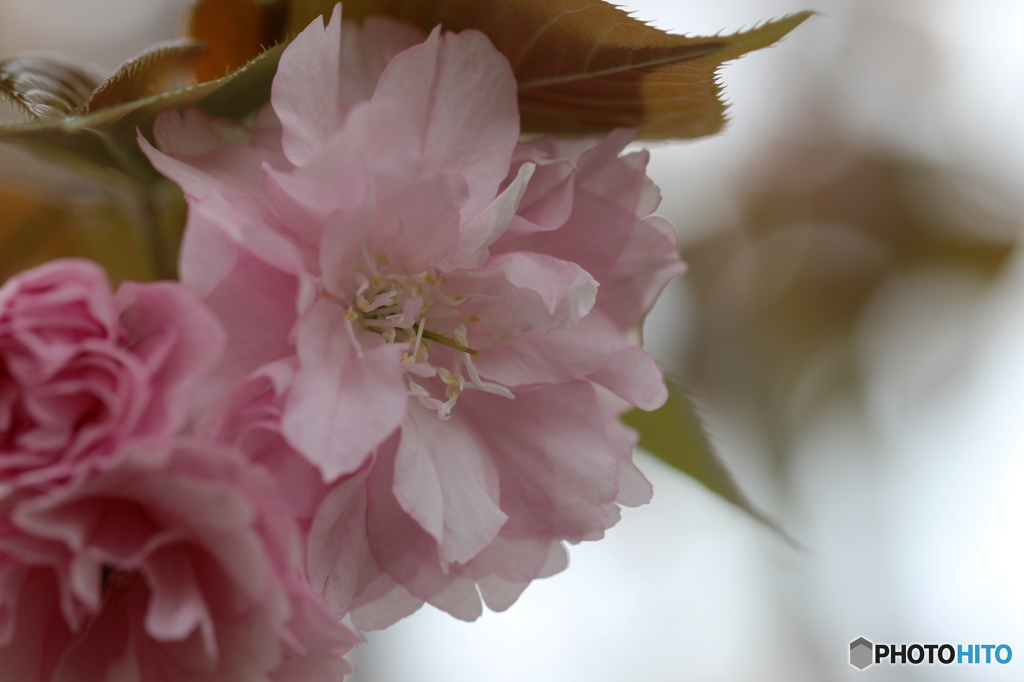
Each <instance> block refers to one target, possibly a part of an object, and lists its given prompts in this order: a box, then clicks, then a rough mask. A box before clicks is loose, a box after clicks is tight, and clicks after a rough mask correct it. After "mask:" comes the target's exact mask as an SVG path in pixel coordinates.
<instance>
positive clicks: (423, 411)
mask: <svg viewBox="0 0 1024 682" xmlns="http://www.w3.org/2000/svg"><path fill="white" fill-rule="evenodd" d="M155 134H156V142H157V146H158V147H159V149H160V150H159V151H158V150H157V149H155V148H153V147H152V146H150V145H149V144H148V143H147V142H146V141H145V140H142V141H141V143H142V145H143V148H144V150H145V151H146V152H147V154H148V155H149V157H150V159H151V160H152V161H153V163H154V165H155V166H156V167H157V168H158V169H159V170H161V171H162V172H163V173H165V174H166V175H167V176H168V177H170V178H172V179H173V180H175V181H176V182H178V183H179V184H180V185H181V186H182V188H183V189H184V191H185V195H186V198H187V200H188V202H189V206H190V213H189V224H188V227H187V231H186V238H185V244H184V247H183V252H182V262H181V271H182V274H183V280H184V281H185V283H186V284H188V285H189V286H191V287H193V289H194V290H195V291H196V292H197V293H199V295H200V296H202V297H203V298H204V300H205V301H206V303H207V304H208V305H209V306H210V307H211V308H212V309H213V310H214V311H215V312H216V313H217V314H218V316H219V317H220V319H221V321H222V322H223V323H224V324H225V326H226V328H227V330H228V335H229V344H228V345H229V352H228V360H227V362H226V363H225V364H223V365H222V366H221V368H220V369H219V371H218V372H216V373H215V376H214V377H213V378H212V379H211V381H210V382H209V384H208V385H207V387H206V388H205V389H204V396H205V397H204V398H203V405H202V407H203V412H204V413H205V415H204V416H205V419H206V421H207V428H208V429H209V430H210V431H211V432H214V433H218V434H220V435H221V437H226V438H231V439H233V440H234V442H237V443H239V445H240V447H243V448H245V449H246V450H247V451H248V452H250V453H252V455H253V456H254V458H256V459H257V460H258V461H261V462H263V463H265V464H266V465H267V466H269V467H271V468H272V469H275V470H277V471H279V472H282V474H281V475H282V477H283V478H287V479H289V480H292V481H294V482H295V485H296V486H298V487H300V488H301V489H302V494H301V495H294V496H293V499H294V500H296V502H295V503H296V504H297V505H299V506H300V507H301V508H300V509H298V510H297V512H296V513H297V514H298V515H299V516H300V517H301V518H302V519H303V521H304V523H305V524H306V525H307V526H308V528H309V537H308V541H307V544H308V550H307V551H308V559H307V560H308V571H309V576H310V578H311V580H312V582H313V586H314V587H315V588H316V589H318V590H320V591H321V592H322V593H323V594H325V595H326V596H327V597H328V599H329V601H330V602H331V603H332V604H333V605H334V606H335V607H336V608H337V609H339V610H343V611H348V610H351V611H352V613H353V617H354V619H355V622H356V623H357V624H360V625H363V626H369V627H381V626H384V625H387V624H389V623H390V622H393V621H394V620H396V619H397V618H399V617H401V616H403V615H405V614H407V613H409V612H410V611H412V610H415V608H417V607H418V606H419V605H421V604H422V603H423V602H424V601H427V602H430V603H432V604H435V605H436V606H439V607H441V608H443V609H446V610H448V611H450V612H451V613H453V614H455V615H457V616H459V617H462V618H473V617H475V616H476V615H477V614H478V613H479V611H480V608H481V604H480V597H481V595H482V596H483V598H484V600H485V601H486V602H487V603H488V605H489V606H491V607H492V608H496V609H501V608H505V607H507V606H508V605H509V604H511V603H512V601H514V600H515V598H516V596H518V594H519V592H520V591H521V590H522V588H523V587H525V585H526V584H527V583H529V582H530V581H531V580H532V579H534V578H536V577H538V576H542V575H547V574H550V573H552V572H554V571H557V570H560V568H562V567H563V566H564V564H565V554H564V550H563V548H562V542H563V541H570V542H579V541H581V540H587V539H594V538H597V537H600V536H601V535H602V533H603V531H604V530H605V529H606V528H608V527H609V526H611V525H612V524H613V523H615V521H616V520H617V518H618V505H619V504H641V503H643V502H645V501H647V499H648V498H649V494H650V490H649V486H648V484H647V482H646V481H645V480H644V479H643V477H642V475H641V474H640V473H639V472H638V471H637V470H636V468H635V467H634V466H633V464H632V461H631V453H632V445H633V443H634V441H635V437H634V434H633V433H632V432H631V431H630V430H628V429H626V428H625V427H623V426H622V425H621V424H620V423H619V421H618V417H619V416H620V415H621V413H622V412H623V411H624V410H626V409H627V408H628V407H629V406H630V405H635V406H639V407H642V408H645V409H651V408H655V407H657V406H659V405H660V404H661V403H662V402H663V401H664V399H665V388H664V385H663V383H662V380H661V375H660V373H659V371H658V369H657V368H656V366H655V365H654V363H653V361H652V360H651V359H650V357H649V356H648V355H647V354H646V353H645V352H644V351H643V350H642V349H640V348H639V347H637V346H636V343H635V332H636V330H637V327H638V326H639V324H640V322H641V321H642V318H643V316H644V314H645V313H646V311H647V310H648V309H649V307H650V305H651V304H652V303H653V300H654V298H655V297H656V295H657V293H658V292H659V291H660V290H661V289H662V288H663V287H664V285H665V284H666V283H667V281H668V280H669V279H670V278H672V277H673V276H675V275H676V274H678V273H679V272H680V270H681V267H682V266H681V264H680V262H679V260H678V256H677V252H676V249H675V234H674V231H673V230H672V228H671V226H669V225H667V224H666V223H665V222H664V221H662V220H660V219H658V218H652V217H648V216H649V214H650V212H651V211H652V210H653V209H654V207H655V206H656V205H657V202H658V192H657V189H656V188H655V187H654V186H653V185H652V184H651V183H650V181H649V180H648V179H647V178H646V176H645V175H644V165H645V163H646V156H645V155H644V154H643V153H635V154H629V155H626V156H620V153H621V151H622V149H623V147H624V145H625V144H626V142H627V141H628V140H629V135H628V133H624V132H619V133H614V134H613V135H611V136H610V137H609V138H607V139H605V140H603V141H596V140H582V141H571V142H570V141H556V140H546V139H542V140H536V141H532V142H526V143H520V142H519V121H518V110H517V103H516V83H515V79H514V76H513V74H512V70H511V68H510V66H509V63H508V62H507V61H506V59H505V58H504V57H503V56H502V55H501V54H500V53H499V52H498V51H497V50H495V48H494V47H493V46H492V45H491V44H490V43H489V42H488V40H487V39H486V38H485V37H484V36H483V35H481V34H479V33H475V32H472V31H467V32H464V33H460V34H451V33H442V32H440V31H435V32H433V33H432V34H430V36H428V37H424V36H423V35H422V34H419V33H418V32H417V31H416V30H415V29H412V28H409V27H406V26H403V25H401V24H397V23H395V22H392V21H389V20H383V19H374V18H371V19H369V20H368V21H367V22H366V23H365V24H364V25H363V26H361V27H359V26H355V25H350V24H345V25H344V27H343V26H342V22H341V20H340V16H339V12H338V11H337V10H336V12H335V14H334V16H333V17H332V19H331V21H330V22H329V24H328V25H327V26H326V27H325V26H324V25H322V24H321V23H320V22H314V24H313V25H311V26H310V27H309V28H307V29H306V30H305V31H304V32H303V33H302V34H301V35H299V36H298V37H297V38H296V39H295V41H294V42H293V43H292V44H291V45H290V46H289V48H288V49H287V50H286V51H285V53H284V55H283V56H282V59H281V63H280V67H279V69H278V73H277V76H276V78H275V81H274V86H273V95H272V108H271V109H267V110H265V111H264V112H262V113H261V114H260V116H259V117H258V119H257V120H256V122H255V124H254V126H253V128H252V129H251V130H250V129H243V128H240V127H238V126H235V125H232V124H228V123H226V122H223V121H220V120H217V119H214V118H212V117H210V116H207V115H205V114H202V113H201V112H199V111H196V110H189V111H186V112H185V113H184V115H183V116H181V115H179V114H178V113H176V112H171V113H168V114H165V115H163V116H162V117H161V118H160V119H158V121H157V125H156V129H155ZM317 472H318V473H319V475H318V476H312V475H311V473H317Z"/></svg>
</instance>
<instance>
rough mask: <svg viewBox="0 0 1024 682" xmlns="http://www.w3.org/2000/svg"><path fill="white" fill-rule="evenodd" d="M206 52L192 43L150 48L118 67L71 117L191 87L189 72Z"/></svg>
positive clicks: (169, 43) (169, 44)
mask: <svg viewBox="0 0 1024 682" xmlns="http://www.w3.org/2000/svg"><path fill="white" fill-rule="evenodd" d="M206 50H207V48H206V46H205V45H203V44H202V43H200V42H197V41H195V40H172V41H168V42H166V43H162V44H159V45H154V46H153V47H151V48H150V49H148V50H147V51H146V52H144V53H142V54H141V55H139V56H137V57H134V58H132V59H129V60H128V61H127V62H125V63H124V64H122V65H121V66H120V67H118V69H117V71H115V72H114V75H112V76H110V77H109V78H107V79H106V80H105V81H103V82H102V83H101V84H100V85H99V87H97V88H96V89H95V90H93V92H92V94H90V95H89V97H88V99H86V100H85V101H84V102H82V103H81V104H80V105H78V106H77V107H76V108H75V109H74V111H72V112H71V113H72V114H74V115H85V114H88V113H89V112H91V111H98V110H100V109H103V108H105V107H111V106H116V105H118V104H121V103H123V102H134V101H136V100H140V99H144V98H146V97H150V96H153V95H159V94H160V93H163V92H168V91H171V90H176V89H179V88H182V87H187V86H189V85H191V84H192V73H191V72H192V69H193V67H194V65H195V62H196V61H197V60H198V59H199V58H200V57H201V56H202V55H203V54H204V53H205V52H206Z"/></svg>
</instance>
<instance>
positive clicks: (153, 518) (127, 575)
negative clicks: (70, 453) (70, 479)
mask: <svg viewBox="0 0 1024 682" xmlns="http://www.w3.org/2000/svg"><path fill="white" fill-rule="evenodd" d="M134 447H136V448H138V450H134V449H129V453H128V454H129V456H128V457H127V458H126V459H124V460H123V461H122V462H120V463H119V464H117V465H116V466H114V467H113V468H110V469H107V470H106V471H103V472H100V473H96V474H95V475H93V476H92V477H90V478H88V479H86V480H82V481H79V482H77V484H70V485H66V486H63V487H60V488H51V489H49V490H46V491H32V492H30V491H28V490H27V489H22V490H19V491H17V492H16V493H14V494H12V495H9V496H7V497H6V498H4V499H3V500H0V517H2V518H3V519H4V521H3V522H2V523H0V678H2V679H4V680H18V681H19V682H37V681H38V682H43V681H46V682H49V681H51V680H52V681H60V682H94V681H95V680H146V681H149V680H164V681H166V682H200V681H204V680H206V681H208V682H231V681H234V682H255V681H256V680H266V681H268V682H269V681H274V682H337V681H338V680H340V679H341V678H342V677H343V676H344V675H345V674H346V673H347V672H349V671H350V666H349V664H348V663H347V662H346V661H345V660H344V659H343V658H342V657H343V656H344V654H345V653H346V652H347V651H348V650H349V649H351V648H352V646H353V645H354V643H355V641H356V638H355V636H354V634H353V633H352V632H351V631H350V630H348V629H347V628H346V627H344V626H343V625H341V624H340V623H339V622H338V621H337V620H336V619H335V618H333V617H332V616H331V614H330V613H329V612H328V611H327V608H326V606H325V605H324V604H323V602H322V600H320V598H319V597H317V596H316V595H314V593H313V592H312V591H311V590H310V588H309V585H308V583H307V582H306V580H305V577H304V575H303V573H302V545H301V539H300V536H299V534H298V530H297V528H296V527H295V526H294V524H293V522H292V521H291V519H290V512H289V510H288V508H287V507H286V505H285V504H284V502H283V500H282V499H281V498H280V497H279V493H278V491H277V489H276V487H275V485H274V482H273V480H272V479H271V478H270V477H269V476H268V475H267V474H266V473H265V472H264V471H263V470H262V469H260V468H258V467H253V466H252V464H251V463H249V462H248V461H247V460H246V459H245V458H244V457H242V456H241V454H239V453H236V452H234V451H232V450H229V449H226V448H224V447H223V446H219V445H216V444H210V443H206V442H202V441H191V440H181V441H179V442H178V443H177V444H175V445H174V446H173V447H171V448H167V449H160V446H159V445H154V444H147V443H143V442H137V443H135V444H134ZM139 453H142V456H134V455H136V454H139Z"/></svg>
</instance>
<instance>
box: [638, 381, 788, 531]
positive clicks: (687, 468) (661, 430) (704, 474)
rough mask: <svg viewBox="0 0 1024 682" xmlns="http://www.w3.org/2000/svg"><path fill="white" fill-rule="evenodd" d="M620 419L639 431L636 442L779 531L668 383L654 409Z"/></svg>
mask: <svg viewBox="0 0 1024 682" xmlns="http://www.w3.org/2000/svg"><path fill="white" fill-rule="evenodd" d="M623 421H624V422H625V423H626V424H628V425H629V426H632V427H633V428H634V429H636V430H637V431H639V433H640V442H639V443H638V445H639V446H640V447H641V448H643V449H644V450H646V451H647V452H649V453H651V454H652V455H655V456H656V457H658V458H659V459H661V460H662V461H664V462H665V463H666V464H670V465H671V466H673V467H675V468H676V469H678V470H679V471H681V472H683V473H684V474H687V475H689V476H690V477H691V478H693V479H694V480H696V481H697V482H698V483H700V484H701V485H703V486H704V487H706V488H707V489H708V490H710V491H711V492H713V493H715V494H716V495H718V496H720V497H722V498H723V499H725V500H727V501H729V502H731V503H732V504H734V505H736V506H737V507H739V508H740V509H742V510H743V511H745V512H747V513H749V514H750V515H752V516H754V517H755V518H757V519H759V520H761V521H763V522H765V523H767V524H768V525H769V526H771V527H773V528H775V529H777V530H778V526H777V525H776V524H775V522H774V521H773V520H771V519H769V518H768V517H766V516H765V515H764V514H763V513H762V512H761V511H760V510H759V509H757V508H756V507H755V506H754V505H753V504H752V503H751V501H750V499H749V498H748V497H747V496H746V495H745V494H744V493H743V490H742V489H741V488H740V487H739V485H738V484H737V483H736V480H735V479H734V478H733V476H732V474H730V473H729V470H728V469H727V468H726V467H725V464H724V463H723V462H722V460H721V459H720V458H719V456H718V453H717V452H716V451H715V448H714V446H713V445H712V444H711V441H710V440H709V438H708V435H707V433H706V430H705V427H704V425H703V423H701V420H700V417H699V416H698V414H697V411H696V409H695V408H694V406H693V403H692V402H691V401H690V399H689V397H688V396H687V395H686V393H685V392H684V391H683V390H682V389H681V388H679V387H678V386H676V385H674V384H673V383H672V382H669V398H668V401H667V402H666V403H665V405H664V406H662V407H661V408H660V409H658V410H655V411H654V412H644V411H642V410H632V411H630V412H629V413H627V414H626V416H625V417H623Z"/></svg>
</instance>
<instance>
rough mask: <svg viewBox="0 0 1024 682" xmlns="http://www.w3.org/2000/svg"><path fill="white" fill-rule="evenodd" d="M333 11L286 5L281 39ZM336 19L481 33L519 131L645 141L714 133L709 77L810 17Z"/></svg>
mask: <svg viewBox="0 0 1024 682" xmlns="http://www.w3.org/2000/svg"><path fill="white" fill-rule="evenodd" d="M334 4H335V3H334V1H333V0H290V3H289V15H288V30H289V32H290V33H292V34H294V33H296V32H297V31H299V30H301V29H302V28H304V27H305V26H306V25H307V24H309V22H311V21H312V20H313V19H314V18H316V17H317V16H318V15H319V14H322V13H327V14H329V13H330V10H331V8H332V7H333V6H334ZM343 14H344V16H345V17H346V18H348V19H355V20H361V19H363V18H365V17H366V16H368V15H370V14H385V15H389V16H392V17H395V18H397V19H401V20H404V21H408V22H411V23H414V24H417V25H419V26H420V27H422V28H423V29H424V30H428V31H429V30H431V29H432V28H433V27H434V26H435V25H437V24H441V25H442V26H443V27H444V28H446V29H448V30H453V31H459V30H463V29H468V28H472V29H477V30H479V31H482V32H483V33H485V34H487V36H488V37H489V38H490V39H491V41H492V42H493V43H494V44H495V46H496V47H497V48H498V49H499V50H501V52H502V53H503V54H504V55H505V56H506V57H508V59H509V62H511V64H512V68H513V70H514V71H515V74H516V78H517V79H518V81H519V108H520V112H521V114H522V125H523V129H524V131H527V132H547V133H569V134H591V133H602V132H606V131H608V130H610V129H612V128H615V127H620V126H625V127H634V128H638V129H639V135H640V137H643V138H647V139H666V138H692V137H700V136H703V135H710V134H712V133H715V132H718V131H719V130H720V129H721V128H722V126H723V125H724V123H725V116H724V114H725V105H724V103H723V102H722V100H721V98H720V94H721V87H720V86H719V84H718V82H717V78H716V73H717V71H718V69H719V67H720V66H721V65H722V63H723V62H726V61H729V60H731V59H735V58H737V57H739V56H741V55H743V54H746V53H747V52H751V51H753V50H758V49H760V48H763V47H767V46H769V45H771V44H773V43H775V42H777V41H778V40H779V39H781V38H782V37H783V36H785V35H786V34H787V33H789V32H790V31H792V30H793V29H794V28H796V27H797V26H798V25H800V24H801V23H802V22H803V21H805V20H806V19H807V18H808V17H809V16H811V13H810V12H801V13H799V14H795V15H792V16H789V17H785V18H782V19H779V20H777V21H773V22H769V23H766V24H764V25H762V26H760V27H758V28H755V29H753V30H751V31H746V32H743V33H736V34H734V35H727V36H714V37H710V38H699V37H686V36H679V35H671V34H669V33H666V32H664V31H661V30H660V29H656V28H654V27H652V26H648V25H647V24H644V23H643V22H641V21H638V20H637V19H634V18H633V17H631V16H629V15H628V14H627V13H626V12H624V11H623V10H621V9H619V8H618V7H615V6H614V5H611V4H608V3H607V2H603V1H602V0H517V1H516V2H508V1H507V0H431V1H429V2H408V1H405V0H347V1H346V2H345V3H344V10H343Z"/></svg>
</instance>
